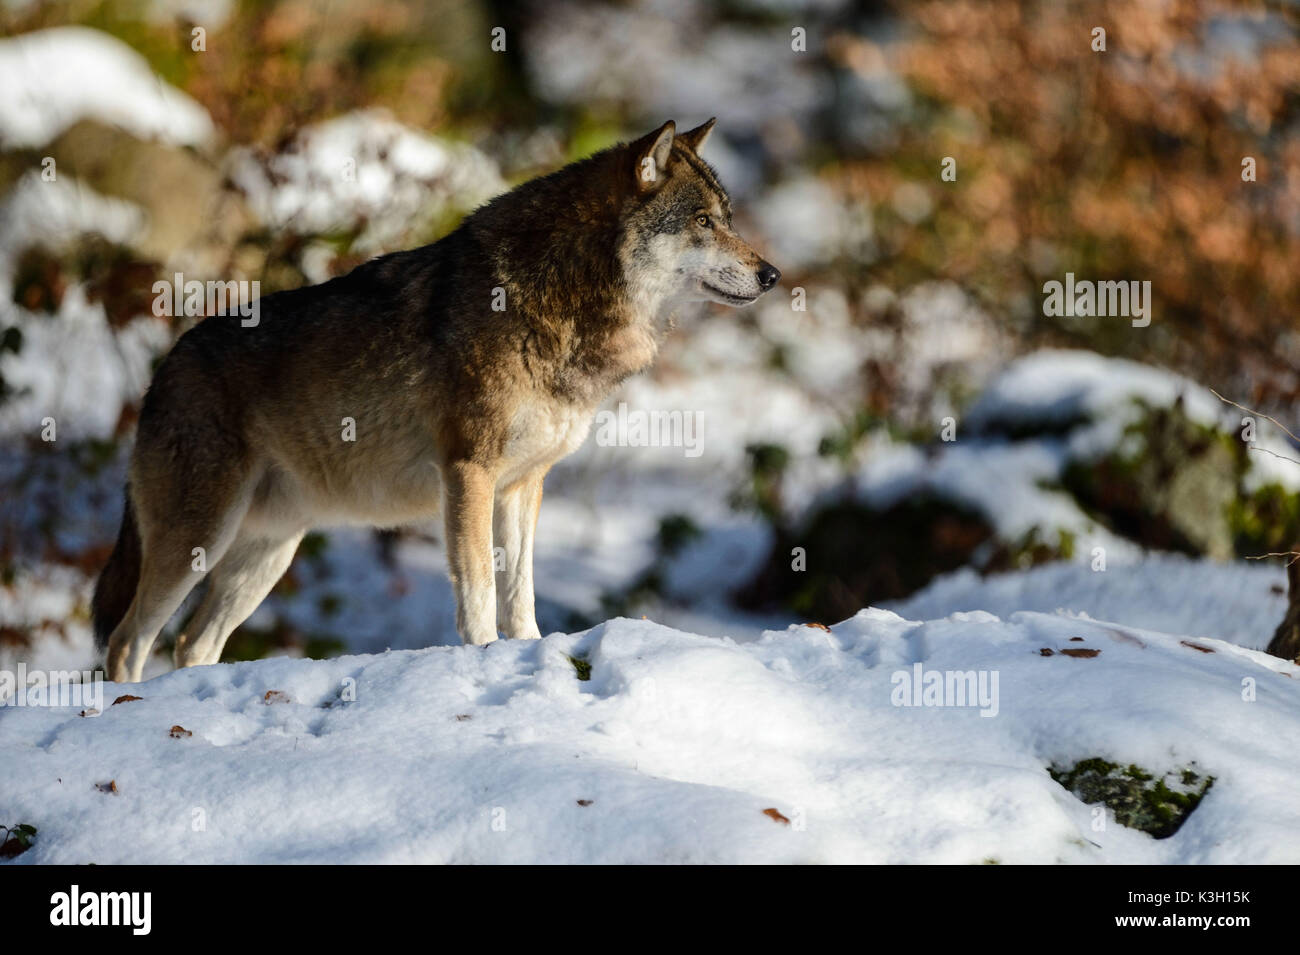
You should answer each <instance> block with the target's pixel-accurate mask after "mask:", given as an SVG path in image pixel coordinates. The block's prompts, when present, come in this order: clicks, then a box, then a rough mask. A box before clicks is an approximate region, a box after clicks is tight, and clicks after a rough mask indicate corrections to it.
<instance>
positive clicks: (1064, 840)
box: [0, 610, 1300, 864]
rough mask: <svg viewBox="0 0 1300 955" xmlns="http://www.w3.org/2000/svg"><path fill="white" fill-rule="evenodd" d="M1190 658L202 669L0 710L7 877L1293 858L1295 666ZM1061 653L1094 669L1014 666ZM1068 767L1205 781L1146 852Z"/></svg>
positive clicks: (968, 649) (781, 650)
mask: <svg viewBox="0 0 1300 955" xmlns="http://www.w3.org/2000/svg"><path fill="white" fill-rule="evenodd" d="M1074 637H1082V638H1083V642H1081V643H1072V642H1071V640H1072V638H1074ZM1189 642H1192V641H1190V640H1187V639H1186V638H1184V637H1179V636H1177V635H1169V634H1163V633H1157V632H1154V631H1148V630H1140V629H1135V628H1131V627H1126V626H1122V625H1119V624H1106V623H1100V622H1093V621H1088V620H1081V619H1074V618H1070V617H1065V616H1058V615H1049V614H1042V613H1029V612H1021V613H1015V614H1012V615H1011V616H1009V617H1008V618H1006V619H1000V618H998V617H995V616H993V615H992V614H988V613H983V612H976V613H966V614H960V613H959V614H954V615H951V616H949V617H947V618H944V619H937V620H929V621H924V622H922V621H909V620H906V619H904V618H903V617H901V616H898V615H895V614H893V613H890V612H888V611H885V610H864V611H863V612H861V613H859V614H858V615H857V616H856V617H854V618H852V619H850V620H848V621H845V622H843V623H841V624H839V625H838V626H836V627H834V628H832V632H826V631H824V630H821V629H817V628H810V627H791V628H790V629H788V630H786V631H769V632H767V633H764V634H763V635H762V636H761V638H760V639H758V640H756V641H753V642H748V643H738V642H734V641H731V640H727V639H716V638H710V637H705V636H700V635H695V634H690V633H684V632H680V631H676V630H671V629H668V628H665V627H663V626H660V625H658V624H655V623H652V622H650V621H645V620H627V619H615V620H612V621H609V622H607V623H604V624H602V625H600V626H598V627H596V628H594V629H593V630H590V631H586V632H583V633H578V634H569V635H563V634H556V635H552V636H551V637H548V638H546V639H545V640H542V641H540V642H537V641H534V642H507V641H500V642H498V643H495V644H492V645H489V646H488V647H486V648H475V647H434V648H430V649H425V650H414V651H392V652H388V653H383V654H378V655H372V656H349V657H341V658H337V659H333V660H329V661H307V660H289V659H274V660H261V661H256V662H253V663H242V664H235V665H229V664H225V665H217V666H210V667H199V668H193V669H190V670H185V671H178V672H175V673H171V674H167V675H165V676H162V677H159V678H157V679H154V680H151V681H149V682H147V683H145V684H143V685H137V686H131V687H124V686H113V685H107V686H105V687H104V704H105V705H104V707H103V712H102V715H99V716H97V717H85V718H82V717H79V716H78V715H77V711H76V710H75V709H72V710H70V709H59V708H53V707H22V708H15V707H10V708H7V709H5V710H3V711H0V763H2V764H3V765H5V766H9V767H18V768H19V769H20V771H18V772H8V773H5V774H4V775H3V776H2V777H0V805H2V806H4V807H5V811H6V812H7V813H8V815H9V816H10V817H12V819H11V821H14V822H16V821H20V820H21V821H23V822H28V823H31V824H32V825H35V826H37V828H38V830H39V835H38V837H37V840H36V844H35V847H34V848H33V849H32V850H31V851H30V852H28V853H26V854H25V855H23V856H21V857H20V858H19V860H18V861H20V862H27V863H88V862H95V863H99V864H104V863H114V862H158V863H168V862H190V863H194V862H200V863H221V862H259V863H288V862H319V863H333V862H366V863H379V862H411V863H428V862H447V863H530V862H546V863H556V862H565V863H617V862H652V863H653V862H721V863H742V862H744V863H748V862H775V863H794V862H816V863H856V862H883V863H899V862H913V863H952V864H964V863H978V862H982V861H985V860H987V859H997V860H998V861H1001V862H1008V863H1055V862H1069V863H1100V862H1107V863H1191V862H1196V863H1240V862H1253V863H1261V862H1267V863H1288V862H1290V863H1294V862H1297V861H1300V835H1298V834H1297V833H1300V805H1298V804H1297V803H1296V801H1295V799H1294V792H1295V791H1296V787H1297V785H1300V764H1298V763H1297V761H1296V759H1295V756H1294V740H1295V738H1296V734H1297V732H1300V687H1297V684H1296V680H1295V676H1296V673H1297V668H1296V667H1295V666H1293V665H1291V664H1287V663H1285V662H1283V661H1280V660H1277V659H1275V658H1271V657H1267V656H1265V655H1263V654H1260V653H1258V652H1254V651H1249V650H1244V649H1240V648H1238V647H1235V646H1233V645H1232V644H1229V643H1225V642H1222V641H1217V640H1211V639H1204V638H1201V639H1197V640H1196V641H1195V643H1196V645H1197V646H1199V647H1201V648H1202V649H1197V648H1196V647H1191V646H1187V645H1186V644H1187V643H1189ZM1069 646H1078V647H1086V648H1091V649H1097V650H1099V651H1100V654H1099V655H1098V656H1096V657H1094V658H1092V659H1080V658H1071V657H1067V656H1062V655H1060V654H1056V655H1054V656H1051V657H1044V656H1042V655H1041V653H1040V650H1041V649H1042V648H1045V647H1046V648H1054V649H1057V650H1059V649H1061V648H1062V647H1069ZM1205 650H1209V651H1211V652H1204V651H1205ZM571 654H574V655H581V656H584V657H586V658H588V659H589V660H590V662H591V674H590V680H589V681H585V682H584V681H581V680H579V679H578V678H577V675H576V671H575V668H574V667H573V665H572V664H571V662H570V661H569V659H568V656H569V655H571ZM916 664H920V665H921V666H922V668H923V670H925V671H934V670H937V671H944V672H947V671H979V672H984V673H985V674H986V676H989V677H991V676H992V675H996V678H997V684H996V685H997V690H998V692H997V695H996V699H995V701H994V702H995V706H991V707H989V706H986V707H984V710H985V711H986V712H990V711H992V710H993V709H996V713H995V714H994V715H989V716H983V715H981V711H980V709H979V708H977V707H971V706H965V707H958V706H948V707H904V706H896V705H894V703H893V702H892V701H891V700H892V699H893V698H894V697H895V692H894V691H895V686H896V684H897V683H898V682H899V681H901V680H904V679H910V678H911V675H912V673H913V668H914V666H915V665H916ZM898 674H901V676H896V675H898ZM1244 681H1253V684H1254V687H1255V692H1256V694H1257V696H1256V698H1255V699H1254V700H1253V701H1250V702H1247V701H1246V700H1245V699H1244V698H1243V696H1244V694H1243V685H1244ZM128 690H129V691H131V692H132V693H133V694H135V695H137V696H140V697H142V699H141V700H139V701H136V702H124V703H120V704H118V705H109V701H110V700H112V699H114V698H116V696H117V695H118V694H120V693H123V692H126V691H128ZM272 691H279V694H283V695H286V696H287V697H288V700H287V701H285V702H273V701H272V702H267V694H268V693H269V692H272ZM275 698H276V694H275V693H272V700H274V699H275ZM327 704H328V705H327ZM174 725H178V726H181V727H183V729H184V730H187V731H189V732H190V733H192V734H193V735H192V736H190V737H182V738H173V737H172V735H171V734H170V732H169V731H170V728H171V727H172V726H174ZM1091 756H1102V757H1105V758H1107V759H1111V760H1115V761H1119V762H1122V763H1128V762H1135V763H1137V764H1139V765H1141V766H1144V767H1146V768H1156V769H1166V768H1173V767H1175V766H1183V765H1186V764H1188V763H1189V762H1192V761H1194V762H1195V763H1196V764H1197V766H1198V767H1200V768H1201V769H1202V770H1203V771H1204V772H1206V773H1209V774H1210V775H1213V776H1214V777H1215V783H1214V786H1213V788H1212V789H1211V790H1210V792H1209V794H1208V795H1207V796H1206V798H1205V800H1204V801H1203V802H1202V804H1201V805H1200V806H1199V807H1198V808H1197V809H1196V811H1195V812H1194V813H1193V814H1192V815H1191V816H1190V818H1189V819H1188V821H1187V822H1186V824H1185V825H1184V826H1183V828H1182V829H1181V830H1180V831H1179V832H1178V833H1177V834H1176V835H1175V836H1173V837H1172V838H1170V839H1167V840H1160V841H1157V840H1154V839H1152V838H1151V837H1150V836H1148V835H1146V834H1143V833H1140V832H1136V831H1133V830H1128V829H1125V828H1123V827H1121V826H1119V825H1118V824H1116V823H1115V822H1114V820H1113V818H1109V817H1108V819H1107V824H1106V826H1105V828H1104V830H1103V831H1096V830H1095V829H1094V828H1093V825H1092V811H1091V807H1089V806H1086V805H1084V804H1082V803H1080V802H1079V801H1078V800H1077V799H1075V798H1074V797H1073V796H1071V795H1070V794H1069V793H1067V792H1066V791H1065V790H1064V789H1062V788H1061V787H1060V786H1059V785H1057V784H1056V783H1055V782H1053V781H1052V779H1051V778H1050V777H1049V776H1048V774H1047V770H1046V767H1047V766H1048V765H1051V764H1053V763H1055V764H1068V763H1072V762H1073V761H1076V760H1078V759H1081V758H1085V757H1091ZM110 781H112V782H115V783H116V786H117V789H118V792H117V794H111V793H105V792H101V791H99V790H98V789H97V788H96V787H97V785H98V784H107V783H109V782H110ZM580 801H581V802H580ZM584 803H585V804H584ZM767 809H774V810H776V811H777V812H778V813H779V814H780V815H781V816H783V817H785V818H786V819H788V820H789V823H788V824H787V823H784V822H782V821H780V820H779V819H776V818H773V817H772V816H770V815H767V814H765V810H767Z"/></svg>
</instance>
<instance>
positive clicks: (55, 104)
mask: <svg viewBox="0 0 1300 955" xmlns="http://www.w3.org/2000/svg"><path fill="white" fill-rule="evenodd" d="M0 90H4V96H2V97H0V149H22V148H34V147H39V146H43V145H44V144H46V143H48V142H49V141H50V140H52V139H54V138H55V137H57V136H58V135H59V134H60V133H62V132H63V131H64V130H65V129H67V128H68V127H69V126H72V125H73V124H74V123H76V122H78V121H79V120H82V119H95V120H98V121H100V122H104V123H112V124H114V125H117V126H121V127H122V128H123V129H125V130H127V131H128V132H130V133H133V134H134V135H136V136H138V137H139V138H141V139H157V140H161V141H162V142H166V143H172V144H175V145H203V144H205V143H207V142H208V141H209V140H211V138H212V136H213V126H212V120H211V119H210V118H209V116H208V113H207V111H206V110H205V109H204V108H203V107H202V106H200V105H199V104H198V103H197V102H195V101H194V100H192V99H191V98H190V97H189V96H187V95H185V94H184V93H182V92H181V91H180V90H178V89H175V88H174V87H172V86H169V85H168V84H166V83H164V82H163V81H162V80H161V79H159V78H158V76H156V75H155V74H154V72H153V70H152V69H151V68H150V67H149V64H148V62H147V61H146V60H145V59H144V57H142V56H140V54H138V53H136V52H135V51H134V50H132V49H131V48H130V47H129V46H127V45H126V44H125V43H123V42H122V41H121V40H118V39H116V38H115V37H112V36H109V35H108V34H107V33H103V32H101V31H99V30H92V29H89V28H87V27H78V26H68V27H56V28H54V29H50V30H37V31H34V32H32V33H23V34H19V35H18V36H14V37H10V38H8V39H3V40H0Z"/></svg>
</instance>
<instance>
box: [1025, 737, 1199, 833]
mask: <svg viewBox="0 0 1300 955" xmlns="http://www.w3.org/2000/svg"><path fill="white" fill-rule="evenodd" d="M1193 765H1194V764H1193ZM1047 772H1048V773H1049V774H1050V775H1051V777H1052V778H1053V779H1054V780H1056V781H1057V782H1058V783H1060V784H1061V785H1062V786H1063V787H1065V788H1066V789H1068V790H1069V791H1070V792H1072V793H1073V794H1074V795H1075V796H1077V797H1078V798H1079V799H1081V800H1083V801H1084V802H1086V803H1091V804H1097V803H1100V804H1102V805H1104V806H1106V807H1107V808H1109V809H1110V810H1111V811H1112V812H1114V814H1115V819H1116V821H1117V822H1119V823H1120V824H1121V825H1124V826H1128V827H1129V828H1131V829H1139V830H1141V831H1143V832H1147V833H1150V834H1151V835H1152V836H1154V837H1155V838H1157V839H1167V838H1168V837H1169V836H1172V835H1173V834H1174V833H1175V832H1177V831H1178V829H1179V827H1180V826H1182V824H1183V823H1184V822H1186V821H1187V817H1188V816H1189V815H1190V814H1191V813H1192V810H1194V809H1195V808H1196V807H1197V806H1198V805H1199V804H1200V802H1201V799H1202V798H1204V796H1205V794H1206V793H1207V792H1209V790H1210V787H1211V786H1213V785H1214V777H1213V776H1202V775H1201V774H1200V773H1198V772H1196V771H1195V770H1193V769H1192V768H1191V767H1190V766H1185V767H1183V768H1181V769H1174V770H1170V771H1168V772H1165V773H1161V774H1159V775H1157V774H1155V773H1152V772H1149V771H1147V770H1145V769H1143V768H1142V767H1140V766H1138V765H1136V764H1133V763H1130V764H1129V765H1128V766H1123V767H1121V766H1120V765H1118V764H1117V763H1111V762H1108V761H1106V760H1104V759H1101V758H1099V757H1095V756H1094V757H1091V758H1089V759H1082V760H1080V761H1079V762H1077V763H1075V764H1074V765H1073V766H1071V767H1069V768H1067V769H1062V768H1058V767H1055V766H1049V767H1048V769H1047Z"/></svg>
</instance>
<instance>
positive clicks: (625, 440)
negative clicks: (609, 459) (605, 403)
mask: <svg viewBox="0 0 1300 955" xmlns="http://www.w3.org/2000/svg"><path fill="white" fill-rule="evenodd" d="M703 417H704V416H703V415H702V414H701V413H700V412H698V411H657V410H656V411H642V410H636V411H629V410H628V407H627V402H626V401H620V402H619V403H618V411H616V412H615V411H601V412H599V413H597V415H596V443H597V444H598V445H600V446H601V447H602V448H610V447H613V448H682V449H683V451H682V453H683V454H685V455H686V457H688V458H698V457H699V456H700V455H701V454H703V453H704V421H703Z"/></svg>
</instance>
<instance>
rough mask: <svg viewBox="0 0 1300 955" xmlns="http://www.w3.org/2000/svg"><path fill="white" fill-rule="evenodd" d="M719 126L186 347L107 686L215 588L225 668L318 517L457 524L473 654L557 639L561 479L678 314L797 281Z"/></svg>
mask: <svg viewBox="0 0 1300 955" xmlns="http://www.w3.org/2000/svg"><path fill="white" fill-rule="evenodd" d="M714 122H715V121H714V120H713V119H710V120H709V121H708V122H706V123H704V124H703V125H701V126H698V127H696V128H695V129H692V130H690V131H688V132H683V133H678V132H677V130H676V126H675V124H674V123H673V122H667V123H664V124H663V125H662V126H660V127H659V128H658V129H656V130H654V131H652V132H650V133H648V134H646V135H645V136H643V137H641V138H640V139H637V140H635V141H633V142H630V143H621V144H619V145H617V146H614V147H612V148H610V149H607V150H605V151H603V152H600V153H597V154H595V155H593V156H591V157H589V158H587V159H584V160H581V161H579V162H576V163H573V164H572V165H569V166H566V167H564V168H562V169H560V170H559V171H558V172H555V173H552V174H550V175H547V176H544V177H541V178H538V179H534V180H531V181H529V182H526V183H524V184H522V185H520V186H518V187H517V188H515V189H513V190H511V191H510V192H507V193H505V194H503V195H501V196H499V197H497V198H496V199H494V200H492V201H491V202H489V203H487V204H486V205H484V206H482V207H481V208H479V209H478V210H476V211H475V212H473V213H472V214H470V215H469V216H467V217H466V218H465V219H464V220H463V222H462V223H461V225H460V226H459V227H458V228H457V229H456V230H455V231H453V232H451V233H450V234H449V235H447V236H446V237H444V238H442V239H440V240H439V241H437V242H435V243H433V244H432V245H427V246H424V247H422V248H418V249H413V250H409V251H404V252H396V253H392V254H389V255H384V256H381V257H378V258H375V259H372V260H371V261H369V262H366V263H365V264H363V265H360V266H358V267H357V268H355V269H354V270H353V271H351V272H349V273H347V274H346V275H342V276H340V277H338V278H334V279H331V280H330V281H327V282H324V283H323V284H320V285H315V286H308V287H305V288H300V289H295V290H292V291H284V292H278V293H275V294H273V295H268V296H266V297H264V298H263V299H261V300H260V315H259V320H258V322H257V323H256V324H255V325H253V326H251V327H249V326H248V325H247V323H245V322H241V321H240V320H239V319H237V318H236V319H234V320H231V319H228V318H223V317H219V316H209V317H207V318H205V319H204V320H202V321H200V322H199V323H198V324H196V325H194V326H193V327H192V328H191V329H189V330H188V331H187V332H185V334H183V335H181V336H180V338H178V339H177V341H176V343H175V345H174V346H173V347H172V349H171V351H170V352H169V353H168V355H167V356H166V358H164V359H163V361H162V362H161V363H160V364H159V366H158V368H157V369H156V371H155V373H154V376H153V380H152V382H151V384H150V386H149V389H148V392H147V394H146V395H145V398H144V402H143V405H142V407H141V411H140V416H139V421H138V427H137V433H136V441H135V446H134V448H133V451H132V456H131V460H130V465H129V468H128V472H127V483H126V506H125V510H124V513H123V517H122V526H121V531H120V533H119V535H118V539H117V542H116V545H115V546H114V548H113V551H112V553H111V555H110V557H109V559H108V563H107V565H106V566H105V567H104V570H103V572H102V573H101V574H100V577H99V580H98V582H97V584H96V587H95V593H94V598H93V600H92V616H93V619H94V626H95V632H96V637H97V640H98V642H99V644H100V645H101V646H102V645H103V644H104V643H107V648H108V657H107V667H108V672H109V678H110V679H112V680H114V681H115V682H139V681H140V679H141V678H142V670H143V668H144V664H145V659H146V657H147V655H148V653H149V650H150V647H151V646H152V644H153V642H154V639H155V638H156V636H157V634H158V632H159V630H160V629H161V628H162V627H163V626H164V625H165V624H166V622H167V621H168V620H169V619H170V618H171V616H172V615H173V614H174V613H175V612H176V610H177V608H178V607H179V606H180V605H181V603H182V601H183V600H184V599H185V597H186V595H187V594H188V593H189V592H190V590H191V589H192V588H193V587H194V586H195V585H196V584H197V583H198V581H199V580H200V579H202V578H203V577H204V576H206V577H207V579H208V584H209V586H208V590H207V592H206V594H205V595H204V596H203V598H202V600H201V601H200V603H199V606H198V608H197V609H196V611H195V612H194V614H193V616H192V617H191V620H190V622H189V623H188V625H187V626H186V627H185V632H184V633H183V634H181V635H180V636H179V638H178V639H177V642H176V647H175V655H174V659H175V663H176V665H177V666H181V667H185V666H195V665H199V664H210V663H216V662H217V661H218V660H219V659H220V658H221V651H222V648H223V647H224V645H225V642H226V639H227V638H228V637H229V636H230V634H231V633H232V632H233V631H234V629H235V628H236V627H238V626H239V624H241V623H242V622H243V621H244V620H246V619H247V618H248V616H249V615H250V614H252V612H253V611H254V610H255V609H257V606H258V604H260V603H261V602H262V600H263V599H264V598H265V597H266V595H267V594H268V593H269V592H270V590H271V588H272V587H273V586H274V585H275V583H276V581H277V580H279V578H280V577H281V575H282V574H283V573H284V572H285V570H286V569H287V568H288V566H289V563H290V561H292V559H293V555H294V552H295V550H296V549H297V547H298V543H299V541H301V540H302V537H303V535H304V533H306V532H307V531H308V530H310V529H311V528H313V527H317V526H321V525H338V524H363V525H372V526H382V527H393V526H397V525H401V524H407V523H411V522H414V521H419V520H424V519H428V518H431V517H434V516H437V515H438V514H439V513H441V516H442V519H443V522H444V524H445V528H446V534H445V540H446V549H447V562H448V567H449V575H450V577H451V582H452V586H453V589H454V592H455V596H456V629H457V632H458V633H459V635H460V637H461V639H462V641H463V642H465V643H467V644H486V643H490V642H492V641H494V640H496V639H497V637H498V632H500V633H503V634H504V635H505V636H506V637H508V638H514V639H523V640H529V639H537V638H539V637H540V636H541V634H540V632H539V631H538V628H537V621H536V619H535V616H534V597H533V539H534V534H535V531H536V526H537V514H538V508H539V507H540V505H541V500H542V484H543V481H544V479H545V477H546V473H547V471H548V470H549V469H550V468H551V466H552V465H554V464H555V462H556V461H558V460H560V459H561V458H563V457H564V456H565V455H567V454H569V453H571V452H572V451H574V450H575V449H576V448H577V447H578V446H579V444H581V443H582V441H583V439H584V438H585V436H586V434H587V431H588V429H589V427H590V425H591V421H592V419H593V417H594V416H595V413H596V411H597V409H598V407H599V406H600V404H601V403H602V402H603V401H604V400H605V398H606V397H607V396H608V395H609V393H610V392H611V391H612V390H613V388H614V387H615V386H616V385H617V384H618V383H619V382H621V381H623V380H624V379H625V378H627V377H628V376H629V375H634V374H636V373H637V372H640V371H642V370H644V369H645V368H646V367H647V366H649V365H650V364H651V362H652V361H653V360H654V357H655V354H656V351H657V350H658V347H659V345H660V343H661V342H662V340H663V338H664V336H665V335H666V334H667V331H668V329H669V328H670V327H671V324H672V317H673V312H674V310H675V309H676V308H677V307H678V306H679V305H681V304H682V303H684V302H690V301H701V300H703V301H712V302H720V303H722V304H724V305H730V306H743V305H748V304H750V303H751V302H753V301H755V300H756V299H757V298H758V297H759V296H760V295H762V294H763V293H764V292H767V291H769V290H770V289H772V288H773V287H774V286H775V285H776V284H777V282H778V281H779V279H780V272H779V271H777V269H776V268H775V267H774V266H773V265H771V264H770V263H769V262H767V261H765V260H764V259H763V258H762V257H761V256H760V255H759V254H758V253H757V252H756V251H755V250H754V249H753V248H752V247H750V245H748V244H747V243H746V242H745V241H744V240H743V239H742V238H741V237H740V236H739V235H738V234H737V233H736V231H735V230H734V229H733V228H732V222H731V202H730V199H729V198H728V196H727V193H726V191H725V190H724V189H723V187H722V185H721V183H720V182H719V181H718V176H717V173H716V172H715V171H714V169H713V168H712V167H711V166H710V165H709V164H708V163H706V162H705V161H704V160H702V159H701V158H700V156H699V153H700V149H701V147H702V146H703V145H704V142H705V140H706V139H707V138H708V136H709V133H710V132H711V130H712V129H713V127H714ZM494 548H496V550H495V552H494ZM496 555H503V558H504V559H503V560H501V561H500V563H501V564H502V565H503V566H502V567H501V569H500V571H499V573H498V571H497V569H496V565H497V563H498V562H497V561H496V560H494V556H496ZM498 576H499V578H500V579H499V580H498Z"/></svg>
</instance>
